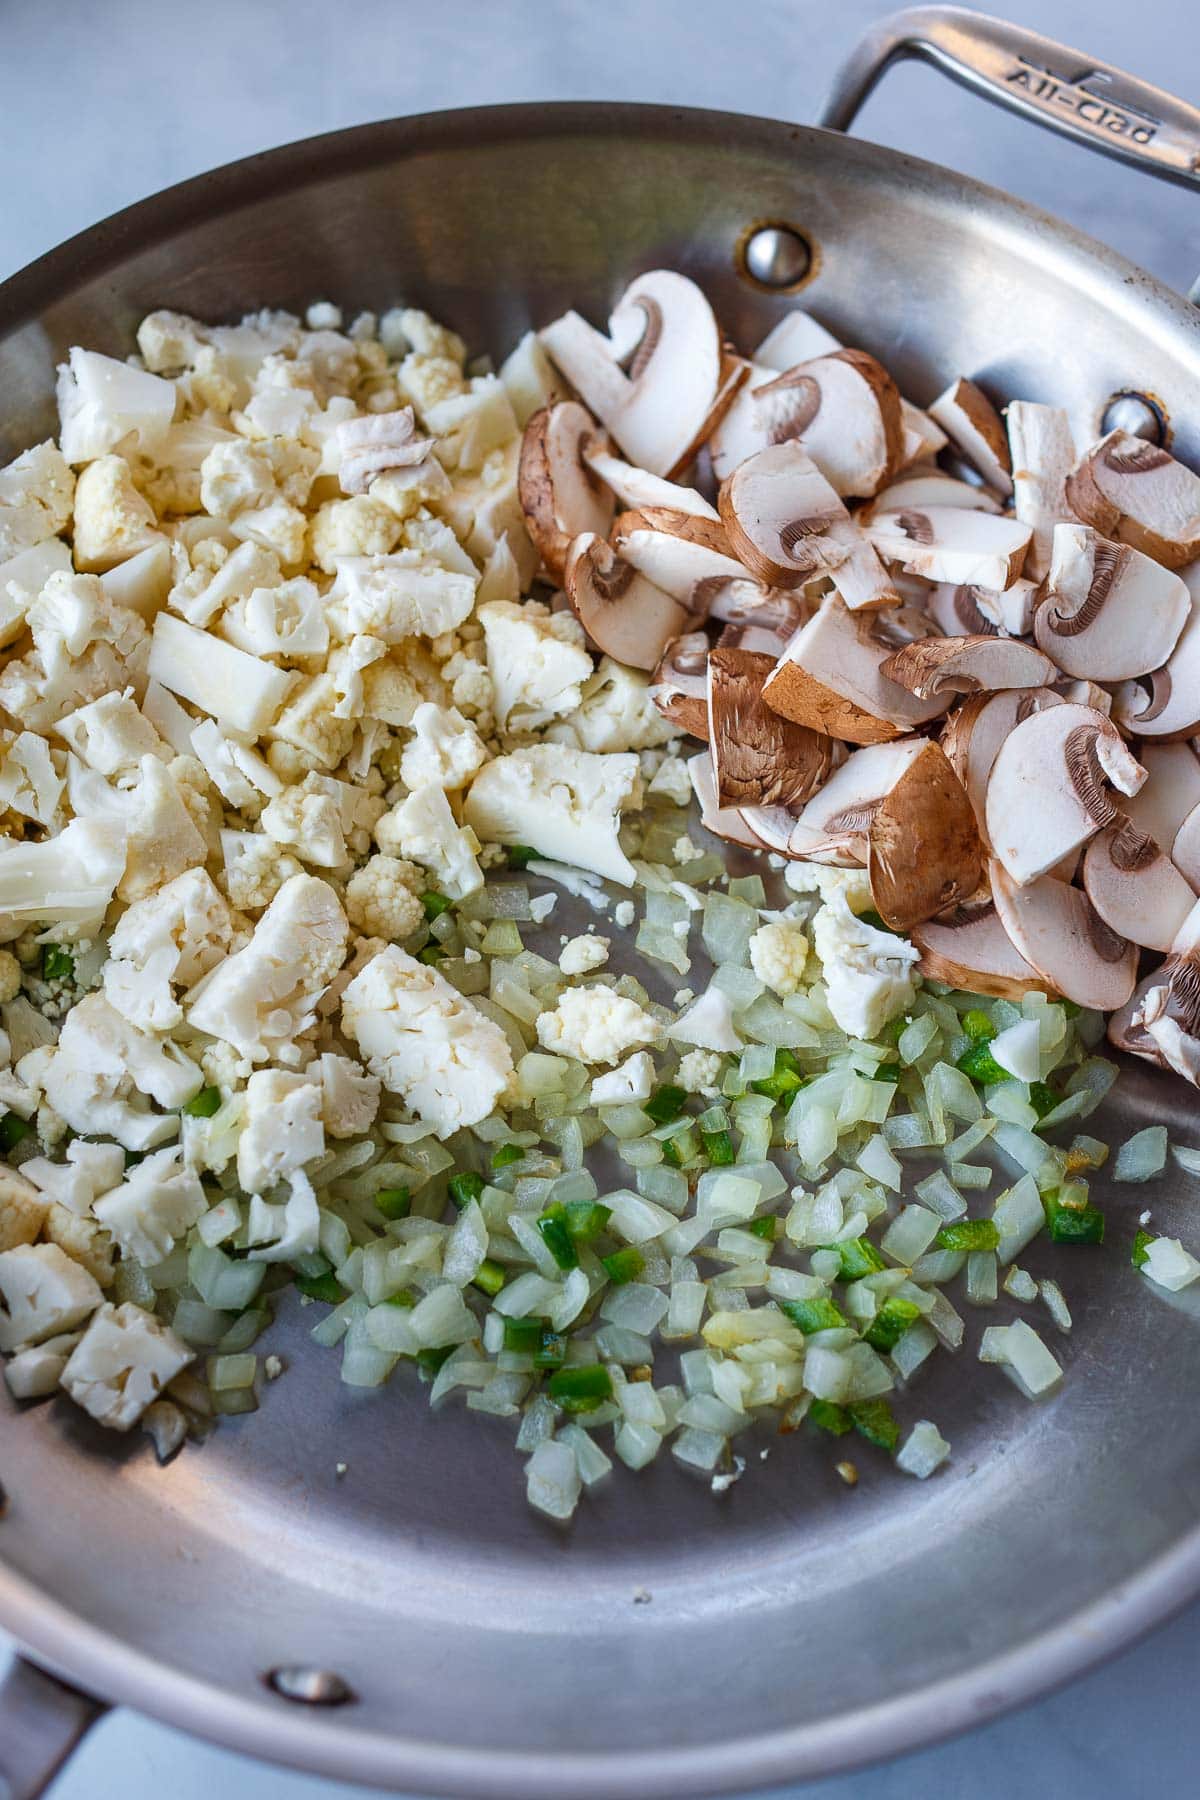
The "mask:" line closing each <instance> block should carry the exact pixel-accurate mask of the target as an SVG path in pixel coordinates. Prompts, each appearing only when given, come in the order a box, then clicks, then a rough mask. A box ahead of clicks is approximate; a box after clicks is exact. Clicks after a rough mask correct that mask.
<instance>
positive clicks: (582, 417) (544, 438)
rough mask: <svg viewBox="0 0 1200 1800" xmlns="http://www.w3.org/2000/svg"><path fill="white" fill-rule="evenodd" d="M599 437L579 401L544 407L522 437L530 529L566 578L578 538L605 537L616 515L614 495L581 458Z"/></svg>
mask: <svg viewBox="0 0 1200 1800" xmlns="http://www.w3.org/2000/svg"><path fill="white" fill-rule="evenodd" d="M595 435H596V421H595V419H593V417H592V415H591V413H589V412H588V410H587V408H586V407H583V406H580V405H579V402H578V401H577V400H560V401H558V402H557V403H556V404H555V405H554V406H543V407H541V408H540V410H539V411H537V412H535V413H534V415H533V417H532V418H531V419H530V421H529V423H528V425H527V426H526V427H525V435H524V436H523V438H522V439H521V456H520V463H519V465H518V474H517V491H518V494H519V496H520V500H521V510H522V511H523V512H524V514H525V526H526V529H527V531H528V532H529V535H530V537H531V538H532V540H533V544H534V548H535V549H536V550H537V552H538V554H539V556H540V557H541V559H542V561H543V562H544V563H545V565H546V567H547V569H549V571H550V573H551V574H552V575H553V577H554V579H555V580H556V581H561V580H562V572H563V567H564V564H565V563H566V558H567V551H568V549H569V548H570V545H571V540H572V538H576V537H578V536H579V534H580V532H583V531H592V532H596V533H597V534H598V535H600V536H603V535H604V533H605V532H606V531H607V530H608V527H609V523H610V521H611V519H612V516H613V505H612V496H611V495H610V494H609V493H608V492H607V490H606V489H605V488H604V487H603V486H602V485H601V484H600V483H599V482H598V481H597V480H596V479H595V477H594V476H593V475H592V474H591V472H590V471H589V469H588V468H587V466H586V465H585V464H584V462H583V461H582V460H581V457H580V447H581V445H582V444H584V443H585V442H587V441H588V440H589V439H590V438H593V437H594V436H595Z"/></svg>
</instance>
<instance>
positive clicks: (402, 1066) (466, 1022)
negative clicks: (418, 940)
mask: <svg viewBox="0 0 1200 1800" xmlns="http://www.w3.org/2000/svg"><path fill="white" fill-rule="evenodd" d="M342 1027H343V1029H344V1031H345V1032H346V1034H347V1036H348V1037H350V1038H352V1039H353V1040H354V1042H355V1043H356V1044H357V1045H358V1047H359V1049H360V1050H361V1051H362V1053H363V1056H364V1057H365V1059H366V1063H367V1067H368V1068H369V1069H370V1071H371V1073H372V1074H373V1075H377V1076H378V1077H379V1078H380V1080H381V1081H382V1082H383V1085H384V1087H386V1088H387V1089H388V1090H389V1092H391V1093H395V1094H400V1095H401V1096H402V1097H403V1098H404V1099H405V1100H406V1101H407V1103H408V1104H409V1105H410V1106H411V1107H412V1109H413V1111H414V1112H415V1113H416V1114H417V1116H418V1118H421V1119H426V1120H428V1122H429V1123H430V1124H431V1125H432V1126H433V1128H434V1130H435V1131H436V1132H437V1135H438V1136H439V1137H441V1138H446V1137H449V1136H450V1135H451V1133H452V1132H455V1131H458V1130H459V1129H460V1128H461V1127H462V1126H464V1125H474V1124H476V1123H477V1122H478V1121H479V1120H480V1119H483V1118H486V1117H487V1115H488V1114H489V1113H490V1112H491V1111H492V1109H493V1108H494V1106H495V1104H496V1102H497V1100H498V1099H499V1098H500V1096H501V1094H503V1093H504V1091H505V1090H506V1088H507V1087H508V1085H509V1083H510V1081H511V1080H512V1077H513V1059H512V1051H511V1050H510V1048H509V1044H508V1039H507V1037H506V1036H505V1034H504V1032H503V1031H502V1030H501V1028H500V1026H499V1025H497V1024H495V1023H494V1022H493V1021H492V1020H491V1019H489V1018H488V1017H487V1016H486V1015H485V1014H484V1013H481V1012H480V1011H479V1010H478V1009H477V1008H476V1007H474V1006H472V1005H471V1004H470V1002H469V1001H468V1000H465V999H464V998H463V997H462V995H461V994H460V993H459V992H458V991H457V989H455V988H453V987H451V985H450V983H449V982H448V981H446V980H445V979H444V977H442V976H441V975H439V974H438V972H437V970H436V969H432V968H428V967H427V966H426V965H425V964H424V963H420V962H418V961H417V960H416V958H415V957H413V956H409V955H408V954H407V953H406V952H405V951H403V950H401V949H399V948H397V946H396V945H394V944H393V945H390V946H389V947H388V948H387V949H386V950H382V951H381V952H380V953H379V955H378V956H375V957H373V958H372V959H371V961H370V962H369V963H367V965H366V967H365V968H364V969H362V970H361V971H360V973H359V974H358V975H356V976H355V977H354V980H353V981H352V982H350V984H349V986H348V987H347V988H346V990H345V992H344V994H343V995H342Z"/></svg>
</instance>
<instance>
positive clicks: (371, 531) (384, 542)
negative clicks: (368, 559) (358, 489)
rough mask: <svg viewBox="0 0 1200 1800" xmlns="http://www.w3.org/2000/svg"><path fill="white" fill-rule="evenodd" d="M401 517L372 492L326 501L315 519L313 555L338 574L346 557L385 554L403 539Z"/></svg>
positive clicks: (331, 573) (333, 572) (326, 570)
mask: <svg viewBox="0 0 1200 1800" xmlns="http://www.w3.org/2000/svg"><path fill="white" fill-rule="evenodd" d="M400 530H401V526H400V520H399V519H398V518H397V517H396V515H395V513H394V512H393V511H392V510H391V508H390V507H388V506H384V504H383V502H382V501H380V500H376V499H374V498H373V496H371V495H370V494H356V495H354V496H353V497H352V498H351V499H349V500H327V501H326V502H325V504H324V506H322V507H321V508H320V509H319V511H318V512H317V515H316V517H315V518H314V520H313V522H312V557H313V561H314V562H315V563H316V564H317V565H318V567H319V568H322V569H324V571H325V573H326V574H327V575H335V574H336V573H337V568H338V560H339V558H341V557H343V556H356V557H357V556H386V555H387V554H388V552H389V550H394V549H395V547H396V545H397V544H398V543H399V541H400Z"/></svg>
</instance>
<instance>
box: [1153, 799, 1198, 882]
mask: <svg viewBox="0 0 1200 1800" xmlns="http://www.w3.org/2000/svg"><path fill="white" fill-rule="evenodd" d="M1147 786H1149V783H1147ZM1171 861H1172V862H1173V863H1174V864H1175V867H1176V868H1177V869H1178V870H1179V873H1180V874H1181V875H1182V876H1184V878H1185V879H1186V880H1187V881H1189V882H1190V883H1191V885H1192V887H1194V888H1195V889H1196V891H1197V892H1198V893H1200V806H1196V807H1193V809H1192V811H1191V812H1190V813H1189V814H1188V816H1187V818H1186V819H1185V820H1184V821H1183V823H1182V825H1181V826H1180V827H1179V830H1178V831H1177V832H1176V833H1175V836H1174V838H1173V839H1172V840H1171Z"/></svg>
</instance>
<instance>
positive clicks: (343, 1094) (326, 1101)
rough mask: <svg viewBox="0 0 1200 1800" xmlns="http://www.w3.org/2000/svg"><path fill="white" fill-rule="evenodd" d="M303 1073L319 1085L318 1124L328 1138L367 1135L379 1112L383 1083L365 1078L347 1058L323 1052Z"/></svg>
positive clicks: (354, 1063)
mask: <svg viewBox="0 0 1200 1800" xmlns="http://www.w3.org/2000/svg"><path fill="white" fill-rule="evenodd" d="M306 1073H307V1074H308V1075H309V1076H310V1077H311V1076H319V1078H320V1082H321V1122H322V1124H323V1125H324V1127H325V1130H326V1133H327V1134H328V1136H329V1137H331V1138H353V1137H361V1136H362V1135H363V1133H364V1132H367V1131H370V1129H371V1127H372V1125H373V1124H374V1123H375V1115H376V1113H377V1112H378V1111H379V1096H380V1093H381V1092H382V1089H383V1083H382V1082H381V1081H380V1079H379V1077H378V1075H369V1074H368V1073H367V1071H366V1070H365V1069H362V1068H360V1067H359V1065H358V1064H357V1063H356V1062H354V1061H353V1060H352V1058H350V1057H349V1056H337V1055H335V1054H334V1053H333V1052H332V1051H327V1052H326V1053H325V1055H324V1056H322V1057H321V1059H320V1061H319V1062H315V1063H310V1064H309V1067H308V1069H307V1070H306Z"/></svg>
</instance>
